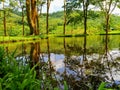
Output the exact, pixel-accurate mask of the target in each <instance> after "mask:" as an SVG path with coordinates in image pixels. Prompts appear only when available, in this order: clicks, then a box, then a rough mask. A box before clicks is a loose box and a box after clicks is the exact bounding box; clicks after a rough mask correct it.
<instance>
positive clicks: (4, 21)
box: [3, 10, 7, 36]
mask: <svg viewBox="0 0 120 90" xmlns="http://www.w3.org/2000/svg"><path fill="white" fill-rule="evenodd" d="M3 23H4V35H5V36H7V33H6V11H5V10H4V20H3Z"/></svg>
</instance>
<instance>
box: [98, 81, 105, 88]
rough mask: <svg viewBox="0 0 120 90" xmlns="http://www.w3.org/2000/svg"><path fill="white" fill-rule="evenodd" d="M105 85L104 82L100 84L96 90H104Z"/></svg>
mask: <svg viewBox="0 0 120 90" xmlns="http://www.w3.org/2000/svg"><path fill="white" fill-rule="evenodd" d="M105 85H106V82H102V83H101V84H100V86H99V88H98V90H105V89H104V87H105Z"/></svg>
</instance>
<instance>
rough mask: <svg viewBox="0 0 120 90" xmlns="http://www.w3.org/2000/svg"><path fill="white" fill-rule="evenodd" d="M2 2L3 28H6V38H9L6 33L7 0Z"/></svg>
mask: <svg viewBox="0 0 120 90" xmlns="http://www.w3.org/2000/svg"><path fill="white" fill-rule="evenodd" d="M0 2H2V5H3V7H2V8H3V26H4V36H7V32H6V10H5V5H4V3H5V0H0Z"/></svg>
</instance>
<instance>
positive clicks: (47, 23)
mask: <svg viewBox="0 0 120 90" xmlns="http://www.w3.org/2000/svg"><path fill="white" fill-rule="evenodd" d="M48 17H49V0H47V16H46V33H47V34H48V33H49V30H48V29H49V27H48V26H49V22H48Z"/></svg>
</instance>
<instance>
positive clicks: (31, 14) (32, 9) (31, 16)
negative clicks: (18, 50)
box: [26, 0, 38, 35]
mask: <svg viewBox="0 0 120 90" xmlns="http://www.w3.org/2000/svg"><path fill="white" fill-rule="evenodd" d="M26 12H27V20H28V24H29V27H30V35H33V34H35V35H38V33H37V7H36V0H26Z"/></svg>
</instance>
